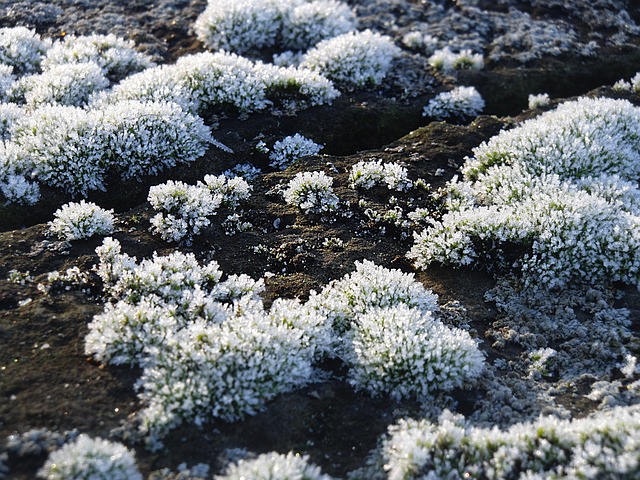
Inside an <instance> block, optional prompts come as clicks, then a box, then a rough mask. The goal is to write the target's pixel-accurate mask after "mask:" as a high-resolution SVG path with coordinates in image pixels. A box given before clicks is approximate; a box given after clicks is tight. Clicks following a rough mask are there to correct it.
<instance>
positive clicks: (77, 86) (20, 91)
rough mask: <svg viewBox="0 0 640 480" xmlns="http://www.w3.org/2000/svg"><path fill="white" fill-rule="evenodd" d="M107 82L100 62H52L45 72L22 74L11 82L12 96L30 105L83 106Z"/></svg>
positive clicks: (16, 100)
mask: <svg viewBox="0 0 640 480" xmlns="http://www.w3.org/2000/svg"><path fill="white" fill-rule="evenodd" d="M108 86H109V80H108V79H107V77H105V76H104V72H103V70H102V68H100V66H99V65H97V64H96V63H93V62H87V63H77V64H70V65H67V64H64V65H55V66H52V67H51V68H49V69H48V70H47V71H46V72H44V73H40V74H37V75H29V76H26V77H23V78H21V79H20V80H18V81H17V82H15V84H14V85H13V87H12V89H11V92H10V96H11V100H13V101H14V102H18V103H26V105H27V107H28V108H29V109H36V108H38V107H40V106H42V105H72V106H77V107H83V106H86V105H87V103H88V102H89V98H91V96H92V95H93V94H94V93H96V92H98V91H100V90H104V89H105V88H107V87H108Z"/></svg>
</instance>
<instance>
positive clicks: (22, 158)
mask: <svg viewBox="0 0 640 480" xmlns="http://www.w3.org/2000/svg"><path fill="white" fill-rule="evenodd" d="M210 143H214V144H218V145H220V144H219V143H218V142H216V141H215V140H214V139H213V137H212V136H211V133H210V132H209V129H208V128H207V127H206V126H205V125H204V123H203V121H202V119H201V118H199V117H195V116H193V115H191V114H189V113H186V112H184V111H183V110H182V109H181V108H180V107H179V106H178V105H177V104H175V103H166V102H146V103H141V102H137V101H122V102H119V103H116V104H113V105H105V106H102V107H100V108H95V109H90V110H84V109H81V108H78V107H70V106H61V105H55V106H43V107H41V108H38V109H36V110H34V111H33V112H32V113H30V114H27V115H25V116H24V117H22V118H21V119H20V120H18V121H17V122H16V124H15V125H14V128H13V137H12V145H13V146H14V147H12V148H14V149H15V150H16V158H15V159H14V160H13V161H14V162H15V164H14V165H12V164H11V163H10V164H9V165H8V167H13V168H16V169H19V170H20V171H32V172H33V174H34V176H35V179H36V180H37V181H38V182H41V183H43V184H45V185H48V186H52V187H57V188H60V189H61V190H64V191H66V192H68V193H69V194H71V195H73V196H78V195H86V194H87V193H88V192H90V191H92V190H105V189H106V184H105V180H106V176H107V174H108V173H114V174H116V175H118V176H119V177H121V178H123V179H130V178H139V177H140V176H141V175H149V174H152V175H153V174H157V173H159V172H160V171H162V170H164V169H165V168H168V167H171V166H174V165H176V164H178V163H186V162H191V161H193V160H195V159H196V158H198V157H200V156H201V155H202V154H203V153H204V152H205V151H206V148H207V146H208V145H209V144H210Z"/></svg>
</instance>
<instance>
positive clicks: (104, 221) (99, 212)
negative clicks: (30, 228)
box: [49, 200, 115, 241]
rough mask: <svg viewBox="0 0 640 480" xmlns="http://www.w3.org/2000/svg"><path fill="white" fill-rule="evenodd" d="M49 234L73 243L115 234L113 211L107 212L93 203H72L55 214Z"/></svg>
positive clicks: (50, 223)
mask: <svg viewBox="0 0 640 480" xmlns="http://www.w3.org/2000/svg"><path fill="white" fill-rule="evenodd" d="M53 216H54V217H55V218H54V219H53V220H52V221H51V222H49V232H50V233H52V234H53V235H55V236H57V237H58V238H59V239H61V240H66V241H71V240H80V239H83V238H89V237H92V236H94V235H108V234H110V233H111V232H113V224H114V221H115V219H114V217H113V210H105V209H103V208H100V207H99V206H98V205H96V204H95V203H92V202H85V201H84V200H80V203H75V202H70V203H67V204H65V205H63V206H62V207H60V208H59V209H58V210H56V211H55V213H54V214H53Z"/></svg>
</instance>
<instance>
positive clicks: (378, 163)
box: [349, 160, 413, 192]
mask: <svg viewBox="0 0 640 480" xmlns="http://www.w3.org/2000/svg"><path fill="white" fill-rule="evenodd" d="M349 184H350V185H351V186H352V187H353V188H361V189H363V190H369V189H371V188H373V187H376V186H380V185H383V186H386V187H387V188H388V189H389V190H397V191H399V192H406V191H408V190H410V189H411V187H412V186H413V182H412V181H411V180H409V177H408V172H407V168H406V167H404V166H403V165H400V164H399V163H395V162H389V163H384V164H383V163H382V160H370V161H364V160H363V161H360V162H358V163H356V164H354V165H353V167H351V171H350V172H349Z"/></svg>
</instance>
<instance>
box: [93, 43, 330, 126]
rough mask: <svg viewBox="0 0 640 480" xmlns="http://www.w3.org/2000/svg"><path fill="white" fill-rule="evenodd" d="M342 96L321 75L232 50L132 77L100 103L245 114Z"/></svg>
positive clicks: (181, 60)
mask: <svg viewBox="0 0 640 480" xmlns="http://www.w3.org/2000/svg"><path fill="white" fill-rule="evenodd" d="M338 95H339V92H338V91H337V90H336V89H335V88H334V86H333V84H332V83H331V82H330V81H329V80H328V79H327V78H326V77H323V76H322V75H320V74H318V73H316V72H313V71H310V70H308V69H301V68H295V67H289V68H284V67H276V66H275V65H270V64H265V63H261V62H253V61H251V60H249V59H247V58H244V57H240V56H238V55H236V54H232V53H227V52H224V51H222V52H216V53H209V52H204V53H199V54H195V55H185V56H183V57H181V58H179V59H178V61H177V62H176V63H175V65H160V66H158V67H155V68H149V69H147V70H145V71H143V72H140V73H137V74H134V75H131V76H129V77H127V78H126V79H124V80H123V81H122V82H120V83H119V84H118V85H116V86H115V87H114V89H113V91H112V92H110V93H109V94H108V95H105V96H103V97H101V98H100V99H99V101H100V102H107V103H112V102H117V101H119V100H123V99H129V100H140V101H157V100H162V101H172V102H176V103H178V104H180V105H181V106H182V107H183V108H185V109H186V110H188V111H190V112H192V113H203V112H205V111H206V110H208V109H211V108H218V109H219V108H223V107H229V106H231V107H233V108H235V109H237V110H238V111H239V112H241V113H245V114H246V113H250V112H255V111H259V110H265V109H267V108H269V107H273V108H276V107H278V108H279V107H281V106H282V105H283V104H284V105H285V107H287V108H294V107H295V108H298V109H301V108H305V107H307V106H313V105H323V104H326V103H331V102H332V101H333V100H334V99H335V98H336V97H338Z"/></svg>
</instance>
